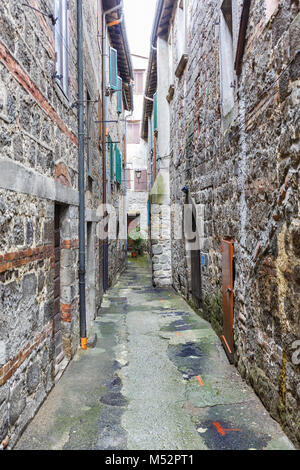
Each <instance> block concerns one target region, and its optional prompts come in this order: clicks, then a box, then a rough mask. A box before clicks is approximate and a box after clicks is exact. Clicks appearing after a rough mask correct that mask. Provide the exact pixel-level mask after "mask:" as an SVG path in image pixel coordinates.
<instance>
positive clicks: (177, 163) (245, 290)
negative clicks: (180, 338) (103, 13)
mask: <svg viewBox="0 0 300 470" xmlns="http://www.w3.org/2000/svg"><path fill="white" fill-rule="evenodd" d="M169 3H170V2H167V1H165V2H159V4H158V5H161V4H163V5H164V4H169ZM171 3H172V4H173V12H172V14H171V13H170V14H169V25H168V28H166V26H165V23H166V17H164V21H161V23H162V26H161V27H160V23H159V21H160V20H159V16H158V24H159V26H158V33H157V36H158V37H159V40H163V41H165V42H166V43H167V44H168V46H169V64H166V67H168V68H169V77H170V78H169V85H170V90H172V93H169V95H168V101H169V102H170V105H169V113H170V134H171V135H170V145H171V149H170V154H171V158H170V171H169V175H170V198H171V206H172V207H173V206H175V205H179V206H181V207H182V209H183V206H184V204H185V201H186V198H185V196H184V194H183V192H182V188H183V187H184V186H186V187H187V188H188V191H189V193H188V197H189V202H190V203H191V204H192V205H193V207H194V208H195V209H197V207H200V208H201V210H200V213H201V214H202V215H201V224H200V225H201V226H198V227H197V231H198V235H199V239H200V249H201V306H200V311H201V312H202V314H203V316H204V317H205V318H206V319H208V320H209V321H210V322H211V323H212V325H213V327H214V328H215V330H216V331H217V332H218V334H219V335H221V334H222V330H223V312H222V283H223V279H222V253H221V251H220V247H221V243H222V240H233V241H234V291H233V292H234V324H233V332H234V347H235V351H234V362H235V364H236V366H237V368H238V370H239V372H240V373H241V375H242V376H243V377H244V378H246V380H247V382H248V383H249V384H251V386H252V387H253V388H254V390H255V392H256V393H257V395H258V396H259V397H260V399H261V400H262V402H263V403H264V405H265V406H266V408H267V409H268V410H269V411H270V413H271V415H272V416H273V417H274V418H275V419H276V420H277V421H278V422H280V423H281V424H282V426H283V428H284V430H285V431H286V433H287V434H288V435H289V436H290V438H291V439H292V440H293V441H294V443H296V445H300V427H299V423H300V394H299V391H300V385H299V384H300V370H299V360H298V357H299V340H300V320H299V312H300V295H299V294H300V284H299V279H300V278H299V272H300V251H299V246H300V245H299V243H300V242H299V241H300V219H299V163H300V161H299V155H300V143H299V97H300V93H299V89H300V88H299V87H300V78H299V71H300V65H299V64H300V43H299V37H300V35H299V32H300V13H299V2H298V1H296V0H281V1H279V0H264V1H261V0H252V1H251V2H244V4H243V2H237V1H234V0H233V1H227V0H225V1H223V0H222V1H220V0H218V1H217V2H216V1H207V2H203V1H196V0H189V1H183V2H176V1H174V2H171ZM249 4H250V9H249V17H248V16H247V14H246V8H247V5H249ZM163 11H164V10H163ZM159 14H160V13H159V11H158V10H157V15H159ZM183 14H184V17H185V22H183V21H181V19H180V18H182V15H183ZM165 15H166V13H165ZM229 18H230V26H228V24H229ZM245 23H246V28H245V37H244V38H243V34H242V33H243V27H244V26H245ZM183 24H186V28H185V31H183V29H184V26H183ZM226 25H227V26H226ZM159 28H160V29H159ZM183 36H185V44H184V47H182V43H183V39H182V38H183ZM228 41H229V42H228ZM241 46H243V47H244V51H243V54H240V50H241V49H239V48H240V47H241ZM236 57H237V58H238V60H239V63H238V66H239V68H240V69H239V70H238V68H237V66H236V67H234V64H235V59H236ZM166 62H167V61H166ZM236 65H237V63H236ZM157 66H158V72H157V73H158V75H159V61H157ZM228 66H229V68H231V69H232V71H231V70H229V71H227V72H226V67H228ZM152 70H153V69H152ZM226 73H228V75H227V76H226ZM230 73H232V75H230V80H228V76H229V74H230ZM149 83H150V81H149ZM153 91H155V90H153ZM148 96H149V91H148ZM159 113H160V109H159V106H158V115H159ZM144 116H145V114H144ZM160 132H161V129H160V128H159V127H158V135H159V133H160ZM171 218H172V227H173V229H172V278H173V285H174V287H175V288H176V289H177V290H178V291H179V292H181V293H182V295H183V296H184V297H185V298H186V299H187V300H188V301H190V302H191V303H192V304H193V305H194V300H193V296H192V286H191V272H190V266H189V263H188V259H189V257H190V253H191V252H188V251H187V246H186V242H185V239H184V238H181V239H177V238H176V237H175V236H174V223H175V222H174V212H173V211H172V212H171ZM297 348H298V349H297ZM297 350H298V353H297ZM297 354H298V355H297Z"/></svg>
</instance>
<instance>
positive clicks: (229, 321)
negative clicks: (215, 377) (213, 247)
mask: <svg viewBox="0 0 300 470" xmlns="http://www.w3.org/2000/svg"><path fill="white" fill-rule="evenodd" d="M221 252H222V294H223V335H222V336H221V341H222V344H223V347H224V349H225V352H226V354H227V357H228V359H229V361H230V363H231V364H232V363H233V352H234V337H233V304H234V296H233V283H234V241H233V240H222V245H221Z"/></svg>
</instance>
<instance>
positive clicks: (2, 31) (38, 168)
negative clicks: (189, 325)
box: [0, 0, 124, 448]
mask: <svg viewBox="0 0 300 470" xmlns="http://www.w3.org/2000/svg"><path fill="white" fill-rule="evenodd" d="M29 3H30V4H31V6H34V7H35V8H38V9H39V10H41V11H43V12H45V11H46V12H50V13H53V3H54V2H53V1H52V0H32V1H31V0H30V2H29ZM83 3H84V9H83V16H84V28H83V30H84V31H83V32H84V92H85V96H86V97H87V92H88V93H89V96H90V100H91V102H90V104H91V105H92V107H91V109H90V133H89V136H86V137H87V138H86V144H87V142H89V154H90V159H89V165H88V161H87V152H86V153H85V167H86V175H85V177H86V181H85V182H86V194H85V197H86V220H87V226H88V230H87V232H88V234H89V236H87V241H86V243H87V306H88V312H87V320H88V324H87V327H88V334H89V332H90V329H91V326H92V321H93V319H94V318H95V316H96V313H97V309H98V307H99V306H100V302H101V298H102V293H103V266H102V259H103V246H102V242H101V241H100V240H98V238H97V236H96V225H97V222H98V220H99V217H97V208H98V206H99V204H100V203H101V202H102V200H103V143H102V142H101V141H100V140H99V123H96V122H95V121H96V120H97V118H98V115H99V114H98V106H99V103H98V102H97V100H98V98H99V96H100V97H101V90H102V73H101V70H102V56H101V53H100V50H99V45H98V43H97V35H98V24H100V23H101V8H100V7H101V2H98V1H97V0H91V1H89V2H83ZM69 5H70V6H69V43H68V46H67V51H68V64H69V65H68V75H69V94H68V96H65V94H64V93H63V92H62V90H61V89H60V87H59V86H58V84H57V82H56V81H55V79H53V73H54V62H55V48H54V47H55V45H54V34H53V33H54V32H53V25H52V22H51V20H50V19H49V18H48V17H46V16H43V15H41V14H40V13H38V12H37V11H34V10H32V9H30V8H28V7H26V6H24V5H22V2H20V1H17V0H8V1H6V2H1V4H0V169H1V171H0V444H1V442H2V440H3V439H4V438H5V437H6V436H7V435H8V437H9V447H10V448H11V447H13V445H14V443H15V442H16V440H17V439H18V437H19V435H20V434H21V433H22V431H23V430H24V428H25V426H26V425H27V424H28V422H29V421H30V419H31V418H32V417H33V415H34V413H35V412H36V410H37V409H38V408H39V406H40V405H41V403H42V401H43V400H44V398H45V397H46V395H47V394H48V393H49V391H50V389H51V388H52V387H53V385H54V383H55V381H57V380H59V378H60V376H61V374H62V373H63V371H64V369H65V367H66V366H67V364H68V362H69V361H70V359H71V358H72V357H73V355H74V353H75V351H76V350H77V348H78V345H79V292H78V247H79V240H78V204H79V199H78V166H77V161H78V139H77V69H76V63H77V49H76V47H77V46H76V41H77V37H76V0H70V2H69ZM98 16H99V18H100V23H98ZM113 99H115V97H113ZM87 110H88V103H87V102H86V101H85V106H84V112H85V123H86V122H87V119H88V111H87ZM111 115H113V111H112V114H111ZM123 128H124V124H123V123H121V122H120V123H119V124H118V125H117V126H116V136H115V137H116V140H117V138H120V140H122V136H123ZM88 167H89V173H88V172H87V169H88ZM117 199H118V201H119V199H120V194H119V193H118V196H117ZM116 204H117V202H116ZM55 218H56V219H57V222H56V226H55ZM55 229H57V231H56V230H55ZM57 233H59V240H57V237H58V235H57ZM91 247H92V251H93V263H89V260H91V257H90V256H89V254H90V253H91ZM111 259H112V260H113V263H114V264H115V266H116V267H115V266H112V265H111V266H110V267H109V269H111V273H112V274H111V276H115V274H116V272H117V271H120V266H121V265H122V263H123V260H124V256H123V254H122V252H121V250H120V249H119V250H118V251H114V252H113V253H112V254H111ZM91 292H92V295H90V294H91Z"/></svg>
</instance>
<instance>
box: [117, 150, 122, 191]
mask: <svg viewBox="0 0 300 470" xmlns="http://www.w3.org/2000/svg"><path fill="white" fill-rule="evenodd" d="M115 165H116V180H117V182H118V183H120V184H121V181H122V173H121V171H122V170H121V153H120V151H119V149H118V146H117V144H115Z"/></svg>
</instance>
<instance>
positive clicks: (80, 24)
mask: <svg viewBox="0 0 300 470" xmlns="http://www.w3.org/2000/svg"><path fill="white" fill-rule="evenodd" d="M77 80H78V188H79V305H80V345H81V348H82V349H87V337H86V302H85V194H84V109H83V106H84V102H83V100H84V96H83V20H82V0H77Z"/></svg>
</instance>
